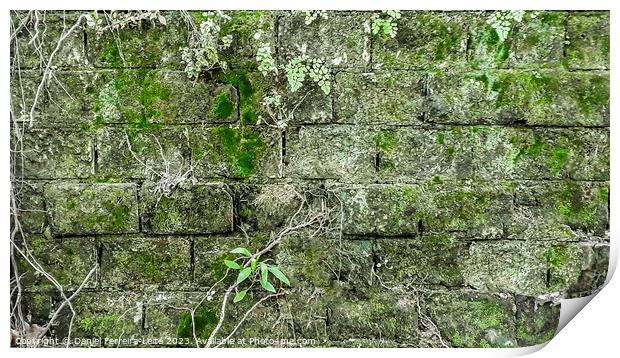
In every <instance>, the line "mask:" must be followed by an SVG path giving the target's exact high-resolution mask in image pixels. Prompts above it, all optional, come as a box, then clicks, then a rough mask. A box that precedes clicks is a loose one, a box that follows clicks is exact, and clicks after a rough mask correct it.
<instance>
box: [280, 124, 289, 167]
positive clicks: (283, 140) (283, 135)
mask: <svg viewBox="0 0 620 358" xmlns="http://www.w3.org/2000/svg"><path fill="white" fill-rule="evenodd" d="M280 150H281V152H280V157H281V160H282V166H284V165H286V164H287V162H286V131H282V132H280Z"/></svg>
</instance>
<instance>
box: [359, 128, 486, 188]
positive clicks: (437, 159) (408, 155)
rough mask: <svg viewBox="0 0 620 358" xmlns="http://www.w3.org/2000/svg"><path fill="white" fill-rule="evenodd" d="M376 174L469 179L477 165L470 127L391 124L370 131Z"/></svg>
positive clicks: (404, 178)
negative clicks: (424, 127) (432, 128)
mask: <svg viewBox="0 0 620 358" xmlns="http://www.w3.org/2000/svg"><path fill="white" fill-rule="evenodd" d="M369 135H370V136H372V137H371V138H370V139H371V140H372V142H373V143H374V147H375V148H374V149H375V151H376V154H375V158H374V159H375V167H376V170H377V176H378V177H379V178H380V179H383V180H402V181H411V180H412V179H431V178H433V179H434V180H441V178H445V179H454V178H469V177H471V176H472V175H474V172H473V169H474V165H475V164H477V163H476V161H475V159H474V158H476V157H475V156H474V154H473V153H474V150H475V149H476V148H477V147H475V146H474V144H473V143H472V142H471V141H470V140H469V139H468V137H469V135H470V134H469V130H468V129H467V128H464V127H452V128H445V129H442V130H428V129H416V128H410V127H391V128H382V129H379V130H373V131H372V132H371V133H370V134H369Z"/></svg>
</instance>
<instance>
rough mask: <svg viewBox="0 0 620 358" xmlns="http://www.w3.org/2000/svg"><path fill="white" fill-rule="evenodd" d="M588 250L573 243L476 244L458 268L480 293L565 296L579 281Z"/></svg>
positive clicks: (471, 247)
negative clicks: (557, 293)
mask: <svg viewBox="0 0 620 358" xmlns="http://www.w3.org/2000/svg"><path fill="white" fill-rule="evenodd" d="M586 250H587V248H585V247H582V246H580V245H579V244H572V243H553V242H545V243H537V242H525V241H496V242H474V243H472V244H471V245H470V248H469V255H467V256H462V257H461V259H460V260H459V261H460V262H459V265H458V266H459V269H460V270H461V272H463V277H464V278H465V283H466V284H467V285H469V286H471V287H474V288H476V289H479V290H485V291H490V292H511V293H517V294H522V295H530V296H538V295H544V294H550V293H554V292H563V293H565V292H566V291H567V290H568V288H569V287H570V286H571V285H573V284H574V283H576V282H577V280H578V279H579V276H580V273H581V270H582V265H583V264H584V261H585V255H586Z"/></svg>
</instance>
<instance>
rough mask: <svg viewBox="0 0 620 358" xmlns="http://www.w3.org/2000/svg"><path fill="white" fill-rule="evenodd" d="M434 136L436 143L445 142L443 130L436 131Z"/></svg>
mask: <svg viewBox="0 0 620 358" xmlns="http://www.w3.org/2000/svg"><path fill="white" fill-rule="evenodd" d="M435 138H436V140H437V143H439V144H446V133H444V132H437V133H436V134H435Z"/></svg>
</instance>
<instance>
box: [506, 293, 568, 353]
mask: <svg viewBox="0 0 620 358" xmlns="http://www.w3.org/2000/svg"><path fill="white" fill-rule="evenodd" d="M515 302H516V306H517V313H516V315H515V321H516V328H517V343H518V345H519V347H527V346H534V345H537V344H542V343H546V342H548V341H550V340H551V339H552V338H553V336H554V335H555V331H556V330H557V328H558V323H559V319H560V305H559V304H556V303H553V302H538V301H537V300H536V299H535V298H533V297H526V296H515Z"/></svg>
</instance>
